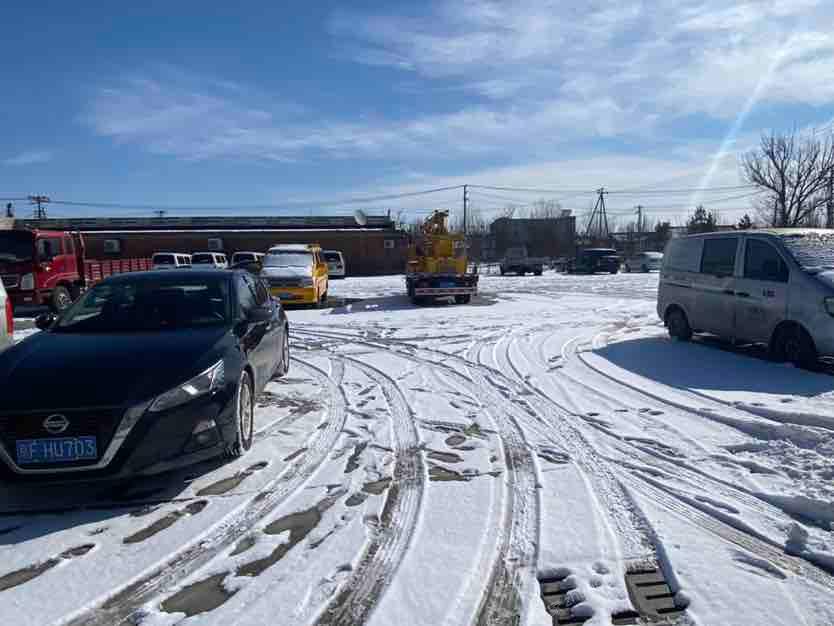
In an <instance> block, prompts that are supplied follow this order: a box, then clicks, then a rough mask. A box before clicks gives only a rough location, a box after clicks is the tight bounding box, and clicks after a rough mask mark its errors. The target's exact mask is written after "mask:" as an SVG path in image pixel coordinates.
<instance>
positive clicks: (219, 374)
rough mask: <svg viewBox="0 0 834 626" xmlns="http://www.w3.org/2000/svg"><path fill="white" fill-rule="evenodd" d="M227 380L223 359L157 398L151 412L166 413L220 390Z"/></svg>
mask: <svg viewBox="0 0 834 626" xmlns="http://www.w3.org/2000/svg"><path fill="white" fill-rule="evenodd" d="M225 379H226V370H225V367H224V365H223V361H222V359H221V360H220V361H218V362H217V363H215V364H214V365H212V366H211V367H210V368H208V369H207V370H206V371H205V372H203V373H201V374H198V375H197V376H195V377H194V378H192V379H191V380H189V381H188V382H186V383H183V384H182V385H179V386H178V387H174V388H173V389H171V390H170V391H166V392H165V393H163V394H160V395H159V396H157V397H156V400H154V401H153V404H151V408H150V409H149V410H150V411H152V412H159V411H165V410H166V409H170V408H173V407H175V406H179V405H181V404H185V403H186V402H190V401H191V400H194V399H195V398H199V397H200V396H204V395H206V394H207V393H211V392H213V391H216V390H218V389H220V388H221V387H222V386H223V383H224V382H225Z"/></svg>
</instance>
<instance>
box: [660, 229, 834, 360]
mask: <svg viewBox="0 0 834 626" xmlns="http://www.w3.org/2000/svg"><path fill="white" fill-rule="evenodd" d="M657 313H658V315H659V316H660V318H661V319H662V320H663V321H664V323H665V324H666V326H667V327H668V329H669V334H670V335H671V336H672V337H675V338H677V339H681V340H684V341H686V340H688V339H689V338H690V337H691V336H692V333H710V334H713V335H718V336H720V337H724V338H726V339H730V340H732V341H737V342H745V343H763V344H766V345H768V346H769V347H770V351H771V354H772V355H773V357H774V358H776V359H778V360H780V361H790V362H792V363H794V364H796V365H799V366H801V367H808V368H813V367H814V366H815V365H816V363H817V358H818V356H820V355H834V230H810V229H770V230H748V231H742V232H738V233H709V234H704V235H692V236H689V237H681V238H679V239H673V240H672V241H670V242H669V244H668V245H667V246H666V253H665V256H664V258H663V268H662V270H661V273H660V286H659V289H658V294H657Z"/></svg>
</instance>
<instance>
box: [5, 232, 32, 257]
mask: <svg viewBox="0 0 834 626" xmlns="http://www.w3.org/2000/svg"><path fill="white" fill-rule="evenodd" d="M34 252H35V246H34V244H33V238H32V235H31V233H27V232H19V231H6V232H0V263H3V262H5V263H24V262H26V261H31V260H32V257H33V255H34Z"/></svg>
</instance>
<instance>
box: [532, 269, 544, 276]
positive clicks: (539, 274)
mask: <svg viewBox="0 0 834 626" xmlns="http://www.w3.org/2000/svg"><path fill="white" fill-rule="evenodd" d="M533 275H534V276H541V275H542V270H534V271H533Z"/></svg>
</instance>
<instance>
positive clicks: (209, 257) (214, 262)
mask: <svg viewBox="0 0 834 626" xmlns="http://www.w3.org/2000/svg"><path fill="white" fill-rule="evenodd" d="M191 265H199V266H201V267H206V266H207V267H216V268H217V269H219V270H225V269H227V268H228V267H229V261H228V260H227V259H226V255H225V254H222V253H220V252H195V253H193V254H192V255H191Z"/></svg>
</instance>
